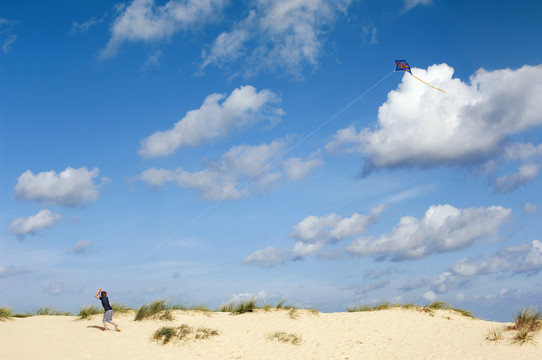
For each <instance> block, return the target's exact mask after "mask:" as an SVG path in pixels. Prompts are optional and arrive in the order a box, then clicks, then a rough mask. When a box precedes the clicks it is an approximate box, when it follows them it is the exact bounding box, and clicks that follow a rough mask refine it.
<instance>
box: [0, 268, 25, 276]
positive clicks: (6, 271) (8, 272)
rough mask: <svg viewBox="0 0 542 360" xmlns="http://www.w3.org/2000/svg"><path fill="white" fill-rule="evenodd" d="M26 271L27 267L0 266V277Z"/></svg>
mask: <svg viewBox="0 0 542 360" xmlns="http://www.w3.org/2000/svg"><path fill="white" fill-rule="evenodd" d="M25 272H28V270H27V269H25V268H22V267H18V266H8V267H0V279H1V278H6V277H10V276H15V275H19V274H24V273H25Z"/></svg>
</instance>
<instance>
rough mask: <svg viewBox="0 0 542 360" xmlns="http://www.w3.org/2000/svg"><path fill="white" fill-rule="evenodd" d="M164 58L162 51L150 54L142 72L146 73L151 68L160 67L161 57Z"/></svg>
mask: <svg viewBox="0 0 542 360" xmlns="http://www.w3.org/2000/svg"><path fill="white" fill-rule="evenodd" d="M161 56H162V50H156V51H155V52H153V53H152V54H150V55H149V56H148V57H147V60H145V63H144V64H143V67H142V70H143V71H146V70H148V69H150V68H151V67H158V66H160V57H161Z"/></svg>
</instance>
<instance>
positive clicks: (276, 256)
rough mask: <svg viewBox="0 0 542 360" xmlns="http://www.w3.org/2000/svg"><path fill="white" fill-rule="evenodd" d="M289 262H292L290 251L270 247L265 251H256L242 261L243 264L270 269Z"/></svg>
mask: <svg viewBox="0 0 542 360" xmlns="http://www.w3.org/2000/svg"><path fill="white" fill-rule="evenodd" d="M290 260H292V254H291V253H290V251H288V250H284V249H277V248H276V247H272V246H270V247H266V248H265V249H261V250H256V251H255V252H253V253H252V254H250V255H249V256H247V257H246V258H245V259H243V263H245V264H253V265H257V266H261V267H272V266H275V265H282V264H286V263H288V262H289V261H290Z"/></svg>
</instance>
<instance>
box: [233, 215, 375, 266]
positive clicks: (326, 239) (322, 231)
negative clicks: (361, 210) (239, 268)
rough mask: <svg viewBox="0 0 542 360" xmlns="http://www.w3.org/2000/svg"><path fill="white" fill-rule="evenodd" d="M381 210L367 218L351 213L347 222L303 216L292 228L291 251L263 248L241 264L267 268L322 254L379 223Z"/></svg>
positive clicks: (324, 217)
mask: <svg viewBox="0 0 542 360" xmlns="http://www.w3.org/2000/svg"><path fill="white" fill-rule="evenodd" d="M384 209H385V206H383V205H381V206H378V207H375V208H373V209H371V212H370V214H369V215H361V214H358V213H354V214H352V216H351V217H349V218H342V217H341V216H339V215H337V214H329V215H325V216H314V215H311V216H307V217H306V218H305V219H303V220H302V221H301V222H299V223H298V224H297V225H294V226H293V228H292V232H291V233H290V237H291V238H293V239H295V240H296V243H295V244H294V246H293V247H292V248H291V249H289V250H285V249H278V248H276V247H272V246H271V247H267V248H265V249H262V250H257V251H255V252H254V253H252V254H251V255H249V256H248V257H246V258H245V259H244V260H243V262H244V263H246V264H253V265H257V266H262V267H271V266H274V265H279V264H286V263H288V262H290V261H295V260H301V259H304V258H305V257H307V256H310V255H313V254H315V253H318V252H320V251H322V250H323V249H324V248H325V247H326V246H327V245H329V244H334V243H337V242H339V241H342V240H344V239H347V238H349V237H352V236H355V235H359V234H360V233H362V232H364V231H365V230H366V229H367V228H368V227H369V226H371V225H373V224H375V223H377V222H378V221H379V220H380V214H381V213H382V212H383V211H384Z"/></svg>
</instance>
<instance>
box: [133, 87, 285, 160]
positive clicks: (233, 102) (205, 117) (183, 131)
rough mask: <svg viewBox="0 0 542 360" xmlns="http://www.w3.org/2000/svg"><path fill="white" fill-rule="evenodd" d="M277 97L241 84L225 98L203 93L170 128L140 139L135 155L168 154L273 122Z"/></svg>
mask: <svg viewBox="0 0 542 360" xmlns="http://www.w3.org/2000/svg"><path fill="white" fill-rule="evenodd" d="M277 102H278V97H277V96H276V95H275V94H274V93H273V92H271V91H269V90H262V91H259V92H258V91H257V90H256V89H255V88H254V87H253V86H250V85H247V86H241V87H240V88H238V89H235V90H233V91H232V93H231V94H230V95H229V96H227V97H226V95H224V94H211V95H209V96H207V98H206V99H205V101H204V102H203V105H202V106H201V107H200V108H199V109H197V110H191V111H189V112H188V113H187V114H186V116H185V117H184V118H183V119H181V120H180V121H179V122H177V123H176V124H175V125H174V127H173V128H172V129H171V130H166V131H157V132H156V133H154V134H152V135H151V136H149V137H147V138H145V139H143V141H142V142H141V146H140V148H139V154H140V155H142V156H145V157H156V156H166V155H171V154H173V152H174V151H175V150H177V149H178V148H179V147H182V146H197V145H200V144H201V143H204V142H209V141H211V140H213V139H215V138H219V137H224V136H226V135H227V134H228V133H229V132H230V131H231V130H232V129H234V128H240V127H243V126H247V125H253V124H257V123H261V122H263V121H271V122H274V121H276V120H277V119H279V118H280V117H281V116H282V115H283V114H284V111H283V110H282V109H280V108H278V107H276V106H275V105H274V104H275V103H277Z"/></svg>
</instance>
